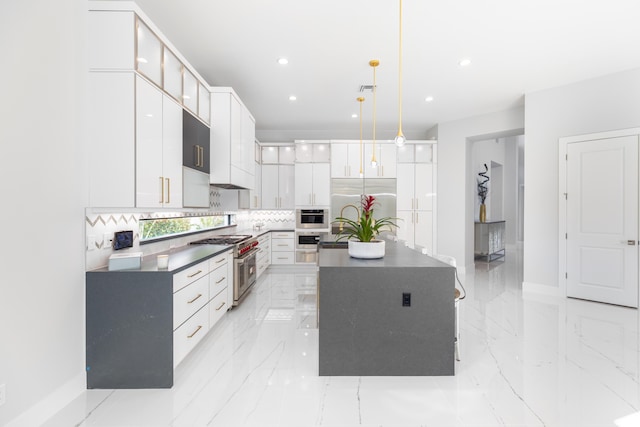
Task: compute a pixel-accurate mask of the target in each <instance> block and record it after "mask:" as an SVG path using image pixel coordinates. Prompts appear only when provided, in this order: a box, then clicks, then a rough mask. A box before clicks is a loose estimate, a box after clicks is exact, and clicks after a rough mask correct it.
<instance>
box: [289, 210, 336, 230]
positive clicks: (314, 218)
mask: <svg viewBox="0 0 640 427" xmlns="http://www.w3.org/2000/svg"><path fill="white" fill-rule="evenodd" d="M329 222H330V221H329V209H296V229H327V228H329Z"/></svg>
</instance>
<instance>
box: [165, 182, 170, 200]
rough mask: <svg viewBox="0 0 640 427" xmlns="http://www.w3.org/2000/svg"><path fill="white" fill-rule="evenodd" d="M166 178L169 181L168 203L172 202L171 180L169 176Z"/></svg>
mask: <svg viewBox="0 0 640 427" xmlns="http://www.w3.org/2000/svg"><path fill="white" fill-rule="evenodd" d="M164 180H165V181H166V182H167V203H171V180H170V179H169V178H165V179H164Z"/></svg>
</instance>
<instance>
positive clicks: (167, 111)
mask: <svg viewBox="0 0 640 427" xmlns="http://www.w3.org/2000/svg"><path fill="white" fill-rule="evenodd" d="M136 207H139V208H155V207H174V208H181V207H182V108H181V107H180V106H179V105H178V104H177V103H175V102H174V101H173V100H172V99H170V98H169V97H168V96H167V95H163V94H162V92H160V91H159V90H158V89H156V88H155V87H154V86H152V85H151V84H149V83H148V82H146V81H145V80H144V79H142V78H140V77H138V78H137V79H136Z"/></svg>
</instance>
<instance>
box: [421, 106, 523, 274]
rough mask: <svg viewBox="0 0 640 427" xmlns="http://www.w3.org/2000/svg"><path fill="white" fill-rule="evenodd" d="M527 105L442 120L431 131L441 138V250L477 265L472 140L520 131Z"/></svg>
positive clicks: (462, 262)
mask: <svg viewBox="0 0 640 427" xmlns="http://www.w3.org/2000/svg"><path fill="white" fill-rule="evenodd" d="M523 128H524V108H523V107H518V108H513V109H510V110H506V111H500V112H497V113H491V114H485V115H482V116H475V117H470V118H467V119H464V120H457V121H453V122H446V123H439V124H438V128H437V130H436V129H434V130H430V131H429V132H428V134H429V135H430V136H435V132H437V139H438V252H439V253H442V254H447V255H452V256H454V257H456V259H457V261H458V265H460V266H463V267H464V268H470V267H472V266H473V227H474V225H473V224H474V219H473V215H474V204H475V202H474V200H475V197H476V194H477V193H476V186H475V173H476V171H475V167H473V165H472V164H471V144H472V143H473V141H480V140H483V139H489V138H497V137H505V136H513V135H519V134H522V133H523Z"/></svg>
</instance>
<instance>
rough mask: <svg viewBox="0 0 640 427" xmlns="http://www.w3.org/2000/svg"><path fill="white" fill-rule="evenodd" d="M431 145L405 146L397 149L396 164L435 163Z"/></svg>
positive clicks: (433, 145) (433, 149)
mask: <svg viewBox="0 0 640 427" xmlns="http://www.w3.org/2000/svg"><path fill="white" fill-rule="evenodd" d="M435 147H436V145H435V144H433V143H416V144H405V145H403V146H402V147H398V149H397V153H398V163H435V155H434V153H435Z"/></svg>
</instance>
